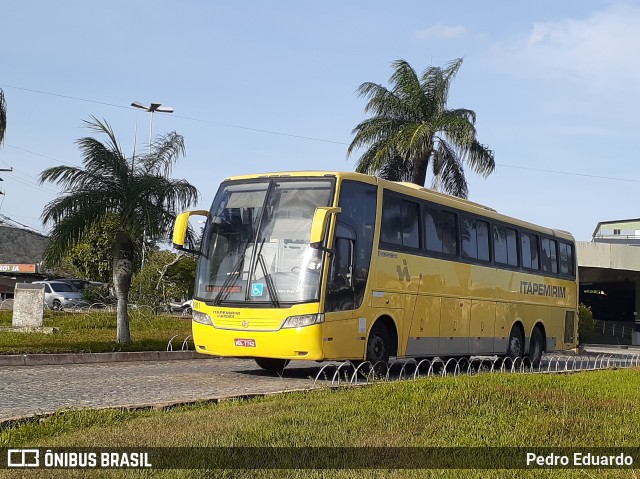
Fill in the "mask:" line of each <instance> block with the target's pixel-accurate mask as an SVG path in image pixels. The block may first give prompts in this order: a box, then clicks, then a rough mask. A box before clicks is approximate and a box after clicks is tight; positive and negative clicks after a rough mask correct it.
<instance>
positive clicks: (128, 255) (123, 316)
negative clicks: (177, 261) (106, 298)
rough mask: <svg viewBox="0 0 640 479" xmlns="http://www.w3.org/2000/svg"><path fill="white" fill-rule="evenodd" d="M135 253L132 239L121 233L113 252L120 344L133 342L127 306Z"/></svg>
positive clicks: (118, 234) (118, 338) (117, 333)
mask: <svg viewBox="0 0 640 479" xmlns="http://www.w3.org/2000/svg"><path fill="white" fill-rule="evenodd" d="M133 252H134V247H133V241H131V237H130V236H129V235H128V234H127V233H125V232H123V231H119V232H118V233H117V237H116V244H115V250H114V252H113V287H114V289H115V293H116V297H117V298H118V307H117V332H116V335H117V341H118V342H119V343H130V342H131V333H130V331H129V311H128V309H127V304H128V302H129V289H130V288H131V277H132V276H133Z"/></svg>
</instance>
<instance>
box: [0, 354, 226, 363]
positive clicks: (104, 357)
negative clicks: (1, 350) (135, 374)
mask: <svg viewBox="0 0 640 479" xmlns="http://www.w3.org/2000/svg"><path fill="white" fill-rule="evenodd" d="M213 357H214V356H209V355H206V354H198V353H197V352H195V351H141V352H112V353H61V354H6V355H0V366H42V365H52V364H58V365H59V364H90V363H113V362H130V361H167V360H175V359H179V360H185V359H209V358H213Z"/></svg>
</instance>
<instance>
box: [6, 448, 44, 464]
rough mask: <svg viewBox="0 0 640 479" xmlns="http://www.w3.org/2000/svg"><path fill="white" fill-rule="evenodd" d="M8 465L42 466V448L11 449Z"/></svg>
mask: <svg viewBox="0 0 640 479" xmlns="http://www.w3.org/2000/svg"><path fill="white" fill-rule="evenodd" d="M7 467H40V450H39V449H9V450H8V451H7Z"/></svg>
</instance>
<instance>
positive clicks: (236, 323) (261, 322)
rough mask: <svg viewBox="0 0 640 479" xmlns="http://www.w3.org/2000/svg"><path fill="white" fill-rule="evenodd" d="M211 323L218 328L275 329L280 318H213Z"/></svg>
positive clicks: (278, 325)
mask: <svg viewBox="0 0 640 479" xmlns="http://www.w3.org/2000/svg"><path fill="white" fill-rule="evenodd" d="M213 324H214V325H215V327H216V328H219V329H233V330H238V331H276V330H278V329H280V325H281V324H282V319H281V318H279V319H272V318H233V319H231V318H214V320H213Z"/></svg>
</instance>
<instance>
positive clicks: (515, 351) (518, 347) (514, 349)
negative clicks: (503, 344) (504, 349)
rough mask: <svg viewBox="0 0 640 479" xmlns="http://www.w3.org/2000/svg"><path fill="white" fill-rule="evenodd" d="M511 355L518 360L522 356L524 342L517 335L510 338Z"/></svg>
mask: <svg viewBox="0 0 640 479" xmlns="http://www.w3.org/2000/svg"><path fill="white" fill-rule="evenodd" d="M509 355H510V356H512V357H516V358H517V357H520V356H522V341H521V340H520V336H518V334H517V333H516V334H512V335H511V337H510V338H509Z"/></svg>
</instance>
